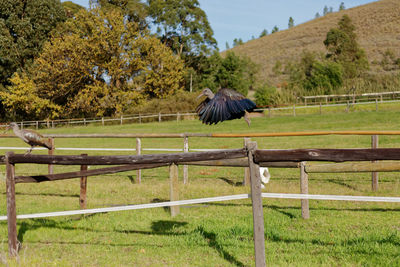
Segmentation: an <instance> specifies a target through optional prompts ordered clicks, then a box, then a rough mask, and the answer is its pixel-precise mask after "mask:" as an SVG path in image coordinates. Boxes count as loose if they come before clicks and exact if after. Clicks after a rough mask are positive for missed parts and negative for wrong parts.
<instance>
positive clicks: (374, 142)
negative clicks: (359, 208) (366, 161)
mask: <svg viewBox="0 0 400 267" xmlns="http://www.w3.org/2000/svg"><path fill="white" fill-rule="evenodd" d="M378 145H379V135H372V136H371V147H372V148H378ZM373 162H375V161H373ZM378 184H379V177H378V172H372V191H374V192H375V191H378Z"/></svg>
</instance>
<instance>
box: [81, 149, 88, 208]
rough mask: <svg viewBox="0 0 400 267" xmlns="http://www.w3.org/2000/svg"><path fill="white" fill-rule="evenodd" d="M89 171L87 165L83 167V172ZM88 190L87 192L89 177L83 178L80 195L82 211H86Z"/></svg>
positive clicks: (83, 155)
mask: <svg viewBox="0 0 400 267" xmlns="http://www.w3.org/2000/svg"><path fill="white" fill-rule="evenodd" d="M87 155H88V154H81V156H82V157H85V156H87ZM87 169H88V166H87V165H81V171H86V170H87ZM86 190H87V176H82V177H81V191H80V194H79V206H80V207H81V209H86V203H87V201H86Z"/></svg>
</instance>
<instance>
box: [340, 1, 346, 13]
mask: <svg viewBox="0 0 400 267" xmlns="http://www.w3.org/2000/svg"><path fill="white" fill-rule="evenodd" d="M345 9H346V8H345V7H344V2H341V3H340V6H339V11H342V10H345Z"/></svg>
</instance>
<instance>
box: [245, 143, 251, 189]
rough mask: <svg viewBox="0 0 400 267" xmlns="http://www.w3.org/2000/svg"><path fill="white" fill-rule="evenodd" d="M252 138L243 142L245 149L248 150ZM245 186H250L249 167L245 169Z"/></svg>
mask: <svg viewBox="0 0 400 267" xmlns="http://www.w3.org/2000/svg"><path fill="white" fill-rule="evenodd" d="M250 140H251V139H250V138H247V137H245V138H244V140H243V144H244V147H245V148H247V146H248V144H249V142H250ZM243 185H244V186H247V185H250V168H249V167H244V177H243Z"/></svg>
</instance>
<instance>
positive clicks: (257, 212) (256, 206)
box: [247, 142, 266, 267]
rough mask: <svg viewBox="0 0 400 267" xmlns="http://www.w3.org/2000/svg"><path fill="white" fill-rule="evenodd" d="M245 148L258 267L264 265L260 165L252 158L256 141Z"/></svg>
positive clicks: (255, 148)
mask: <svg viewBox="0 0 400 267" xmlns="http://www.w3.org/2000/svg"><path fill="white" fill-rule="evenodd" d="M247 150H248V159H249V168H250V183H251V203H252V206H253V229H254V253H255V259H256V267H260V266H266V264H265V239H264V216H263V206H262V197H261V178H260V166H259V165H258V164H256V163H254V160H253V153H254V152H255V151H256V150H257V143H256V142H249V143H248V145H247Z"/></svg>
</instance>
